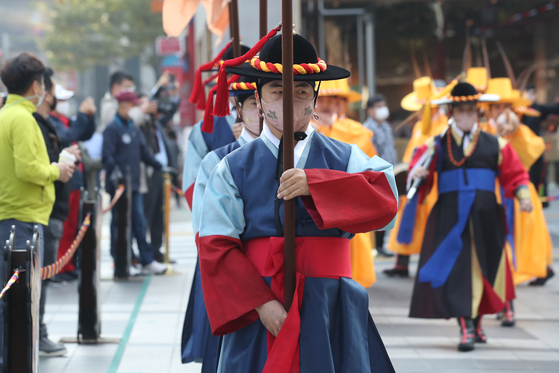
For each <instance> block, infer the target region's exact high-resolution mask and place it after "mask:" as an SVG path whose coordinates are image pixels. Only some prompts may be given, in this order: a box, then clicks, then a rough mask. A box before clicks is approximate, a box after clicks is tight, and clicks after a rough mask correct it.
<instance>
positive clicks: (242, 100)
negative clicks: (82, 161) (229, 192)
mask: <svg viewBox="0 0 559 373" xmlns="http://www.w3.org/2000/svg"><path fill="white" fill-rule="evenodd" d="M255 91H256V83H254V82H250V80H249V79H241V81H240V82H236V83H233V84H231V86H230V92H231V95H232V96H234V97H235V100H236V103H237V105H236V110H237V116H238V118H239V119H240V120H241V121H242V126H243V129H242V131H241V135H240V136H239V138H238V139H237V140H236V141H235V142H232V143H231V144H229V145H226V146H224V147H221V148H219V149H216V150H214V151H211V152H210V153H208V155H207V156H206V157H205V158H204V159H203V160H202V162H201V163H200V169H199V171H198V176H197V177H196V184H195V186H194V193H193V198H192V201H193V206H192V227H193V230H194V234H195V235H197V234H198V231H199V227H200V224H199V221H200V213H201V211H202V199H203V197H204V191H205V189H206V184H207V182H208V179H209V177H210V175H211V173H212V171H213V169H214V168H215V166H216V165H217V164H218V163H219V161H221V159H223V157H225V156H226V155H227V154H229V153H231V152H232V151H234V150H236V149H238V148H240V147H241V146H243V145H245V144H248V143H249V142H251V141H253V140H254V139H255V138H257V137H258V136H259V135H260V119H259V110H258V108H257V107H256V98H255V96H254V92H255ZM209 120H211V121H212V122H213V118H212V117H210V118H209ZM207 127H208V126H207V125H206V126H202V131H204V130H206V128H207ZM219 343H220V337H218V336H214V335H212V330H211V328H210V323H209V320H208V314H207V312H206V307H205V305H204V298H203V294H202V282H201V279H200V265H199V263H196V270H195V272H194V279H193V281H192V287H191V290H190V298H189V300H188V307H187V309H186V316H185V319H184V326H183V332H182V344H181V350H182V355H181V361H182V362H183V364H186V363H190V362H193V361H196V362H202V373H213V372H216V370H217V361H218V357H219Z"/></svg>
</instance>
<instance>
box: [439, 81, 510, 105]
mask: <svg viewBox="0 0 559 373" xmlns="http://www.w3.org/2000/svg"><path fill="white" fill-rule="evenodd" d="M499 99H500V97H499V95H493V94H482V93H479V92H478V91H477V89H476V88H475V87H474V86H473V85H471V84H470V83H466V82H460V83H458V84H456V86H455V87H454V88H453V89H452V91H451V92H450V96H448V97H444V98H440V99H438V100H432V101H431V104H432V105H445V104H451V105H457V104H461V103H463V104H465V103H476V102H496V101H499Z"/></svg>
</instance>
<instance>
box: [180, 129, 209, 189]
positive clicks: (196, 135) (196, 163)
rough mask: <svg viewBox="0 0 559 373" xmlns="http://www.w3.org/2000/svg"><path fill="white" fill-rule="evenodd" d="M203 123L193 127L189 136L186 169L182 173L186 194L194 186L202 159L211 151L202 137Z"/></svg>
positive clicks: (185, 161) (185, 160) (185, 158)
mask: <svg viewBox="0 0 559 373" xmlns="http://www.w3.org/2000/svg"><path fill="white" fill-rule="evenodd" d="M201 123H202V122H201V121H200V122H198V123H196V124H195V125H194V127H192V131H191V132H190V136H188V145H187V147H186V154H185V155H184V167H183V172H182V191H183V193H184V192H186V191H187V190H188V189H189V188H190V187H192V185H193V184H194V180H196V176H197V175H198V168H199V167H200V163H201V162H202V159H204V157H205V156H206V155H207V154H208V152H209V149H208V146H207V145H206V141H205V140H204V137H203V136H202V129H201Z"/></svg>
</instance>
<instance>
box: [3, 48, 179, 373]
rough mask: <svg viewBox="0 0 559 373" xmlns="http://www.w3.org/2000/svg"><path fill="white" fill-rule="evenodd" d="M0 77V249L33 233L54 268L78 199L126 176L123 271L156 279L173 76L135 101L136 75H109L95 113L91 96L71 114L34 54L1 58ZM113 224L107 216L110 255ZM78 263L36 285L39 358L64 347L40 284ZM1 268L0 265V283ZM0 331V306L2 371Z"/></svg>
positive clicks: (172, 148)
mask: <svg viewBox="0 0 559 373" xmlns="http://www.w3.org/2000/svg"><path fill="white" fill-rule="evenodd" d="M0 77H1V80H2V84H3V85H4V86H5V88H6V90H7V94H4V95H2V96H0V108H1V109H0V164H1V165H2V166H1V167H0V242H6V240H7V239H8V238H9V235H10V230H11V227H12V226H15V227H16V232H17V233H16V242H15V246H16V248H17V249H23V250H25V248H26V241H27V240H31V239H32V235H33V230H34V227H35V226H38V227H39V230H40V232H41V258H42V266H43V267H44V266H48V265H50V264H52V263H55V262H56V261H57V260H58V259H59V258H60V257H62V256H63V255H64V254H65V252H66V251H67V250H68V249H69V247H70V245H71V243H72V241H73V240H74V238H75V236H76V233H77V231H78V230H79V210H80V209H79V206H80V200H81V199H83V198H88V199H95V198H96V195H97V192H98V191H99V190H101V189H102V188H104V190H105V191H106V192H107V193H109V195H110V196H111V198H112V197H114V195H115V192H116V189H117V186H118V184H119V181H120V178H122V177H126V176H127V175H129V177H130V184H129V185H130V187H131V189H132V236H133V238H135V241H136V243H137V247H138V252H139V255H135V254H134V252H133V253H132V255H133V265H132V266H131V267H130V274H131V275H142V274H162V273H164V272H165V271H166V270H167V266H166V265H165V264H162V261H163V255H162V254H161V251H160V250H161V246H162V242H163V239H162V238H163V201H164V187H163V184H164V174H165V173H170V174H171V175H172V176H176V175H178V174H179V171H178V168H179V161H178V158H179V153H180V148H179V146H178V142H177V135H176V132H175V131H174V126H173V121H172V119H173V116H174V114H175V113H176V111H177V109H178V106H179V103H180V98H179V89H180V87H179V86H178V84H176V82H175V81H174V77H173V76H172V75H169V74H163V75H162V76H161V78H160V79H159V81H158V82H157V84H156V86H155V88H154V89H153V90H152V92H150V94H149V95H141V94H140V95H139V96H138V95H137V93H136V87H135V85H134V78H133V77H132V76H131V75H129V74H128V73H126V72H123V71H118V72H115V73H113V74H112V75H111V79H110V86H109V90H108V92H107V93H106V95H105V96H104V97H103V99H102V100H101V102H100V110H99V112H98V110H97V107H96V105H95V103H94V100H93V99H92V98H90V97H89V98H86V99H85V100H83V102H81V104H80V105H79V106H78V110H77V113H75V115H72V113H71V110H70V109H69V108H70V102H71V100H73V99H74V95H75V94H74V92H72V91H70V90H67V89H65V88H64V87H63V86H62V85H60V84H57V83H56V79H55V72H54V71H53V70H52V69H50V68H48V67H45V66H44V65H43V63H42V62H41V61H40V60H39V59H37V58H36V57H34V56H33V55H30V54H27V53H23V54H21V55H19V56H17V57H15V58H13V59H10V60H8V61H7V62H6V63H5V64H4V66H3V67H2V70H1V73H0ZM175 181H176V179H175ZM82 191H83V192H82ZM85 193H86V195H85ZM117 218H118V216H117V211H116V209H113V211H112V223H111V253H114V250H115V244H116V229H117V220H116V219H117ZM146 232H149V236H150V237H149V238H150V240H149V242H148V240H147V238H146ZM2 250H4V248H2ZM78 255H79V254H78ZM2 258H4V255H2ZM76 263H77V261H76V260H73V261H72V262H70V263H69V264H68V265H67V266H66V267H65V268H64V269H63V270H62V271H61V273H59V274H57V275H56V276H54V277H53V278H51V279H49V280H45V281H43V282H42V286H41V299H40V312H39V314H40V320H39V323H40V339H39V352H40V355H42V356H60V355H64V354H65V353H66V348H65V347H64V345H63V344H61V343H55V342H53V341H51V340H50V339H49V338H48V333H47V328H46V325H45V324H44V322H43V316H44V311H45V302H46V298H47V289H48V287H49V286H64V285H65V284H66V283H68V282H70V281H74V280H76V279H77V278H78V276H79V268H77V265H76ZM8 269H9V268H8V265H7V263H4V262H2V265H0V278H6V276H7V275H8V274H7V273H6V271H8ZM3 325H4V317H3V307H0V368H1V366H2V361H3V359H2V353H3V352H1V351H3V348H2V346H3V344H4V341H3V335H4V333H3V331H2V330H3Z"/></svg>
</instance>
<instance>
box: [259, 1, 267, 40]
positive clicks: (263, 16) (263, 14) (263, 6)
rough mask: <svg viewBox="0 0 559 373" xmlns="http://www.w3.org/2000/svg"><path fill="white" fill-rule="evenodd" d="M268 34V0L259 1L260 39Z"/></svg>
mask: <svg viewBox="0 0 559 373" xmlns="http://www.w3.org/2000/svg"><path fill="white" fill-rule="evenodd" d="M267 34H268V0H260V38H263V37H264V36H266V35H267Z"/></svg>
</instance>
